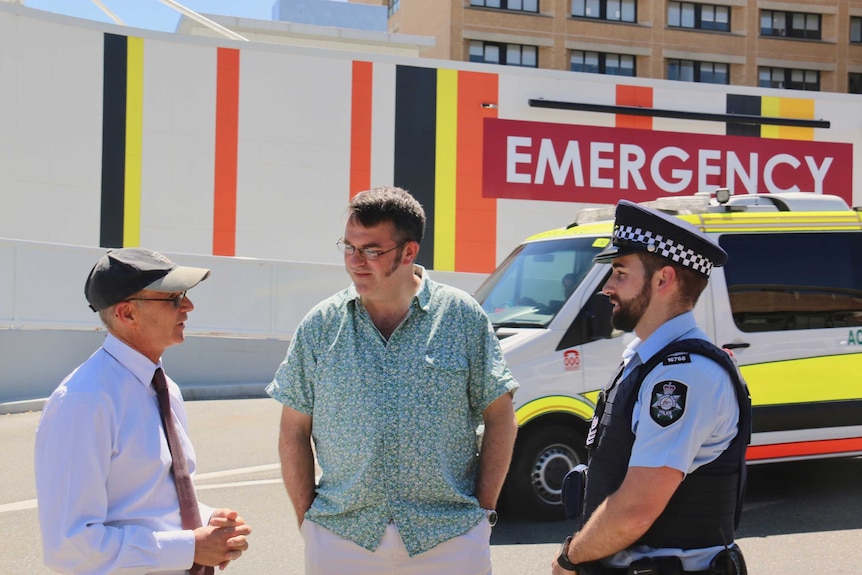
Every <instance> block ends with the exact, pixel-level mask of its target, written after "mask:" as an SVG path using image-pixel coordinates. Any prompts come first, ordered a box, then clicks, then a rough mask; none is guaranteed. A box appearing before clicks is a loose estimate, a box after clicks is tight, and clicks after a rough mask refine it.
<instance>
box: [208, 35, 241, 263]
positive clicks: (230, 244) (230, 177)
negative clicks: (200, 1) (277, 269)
mask: <svg viewBox="0 0 862 575" xmlns="http://www.w3.org/2000/svg"><path fill="white" fill-rule="evenodd" d="M238 126H239V50H235V49H231V48H219V49H218V64H217V74H216V125H215V190H214V205H213V255H216V256H233V255H236V177H237V148H238V144H237V141H238V131H239V128H238Z"/></svg>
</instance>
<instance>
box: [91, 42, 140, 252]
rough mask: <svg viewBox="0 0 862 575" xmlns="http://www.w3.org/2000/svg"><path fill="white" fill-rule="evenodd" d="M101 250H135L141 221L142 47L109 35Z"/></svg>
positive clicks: (100, 234) (105, 97)
mask: <svg viewBox="0 0 862 575" xmlns="http://www.w3.org/2000/svg"><path fill="white" fill-rule="evenodd" d="M104 46H105V51H104V87H103V114H104V117H103V122H102V206H101V216H100V224H101V225H100V230H99V245H100V246H102V247H106V248H119V247H124V246H137V245H138V244H139V242H140V221H141V218H140V216H141V148H142V142H143V76H144V41H143V39H142V38H134V37H127V36H117V35H115V34H105V41H104Z"/></svg>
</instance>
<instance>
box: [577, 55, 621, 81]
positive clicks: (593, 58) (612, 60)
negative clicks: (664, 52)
mask: <svg viewBox="0 0 862 575" xmlns="http://www.w3.org/2000/svg"><path fill="white" fill-rule="evenodd" d="M571 67H572V72H590V73H592V74H608V75H609V76H630V77H634V76H635V75H636V71H635V57H634V56H632V55H629V54H605V53H604V52H586V51H584V50H572V57H571Z"/></svg>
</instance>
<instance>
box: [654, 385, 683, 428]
mask: <svg viewBox="0 0 862 575" xmlns="http://www.w3.org/2000/svg"><path fill="white" fill-rule="evenodd" d="M687 393H688V386H686V385H685V384H684V383H682V382H681V381H672V380H667V381H661V382H659V383H657V384H656V385H655V387H653V388H652V403H651V404H650V410H649V414H650V417H652V420H653V421H655V422H656V423H657V424H659V425H660V426H662V427H667V426H668V425H670V424H672V423H673V422H675V421H678V420H679V418H680V417H682V414H683V413H685V398H686V394H687Z"/></svg>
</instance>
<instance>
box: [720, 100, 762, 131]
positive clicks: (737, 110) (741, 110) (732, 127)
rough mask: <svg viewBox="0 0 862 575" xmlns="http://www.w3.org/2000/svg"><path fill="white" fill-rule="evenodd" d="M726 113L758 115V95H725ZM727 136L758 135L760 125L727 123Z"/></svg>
mask: <svg viewBox="0 0 862 575" xmlns="http://www.w3.org/2000/svg"><path fill="white" fill-rule="evenodd" d="M727 113H728V114H733V115H736V114H743V115H745V116H760V96H742V95H740V94H728V95H727ZM727 135H728V136H754V137H759V136H760V126H756V125H752V124H739V123H737V122H728V123H727Z"/></svg>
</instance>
